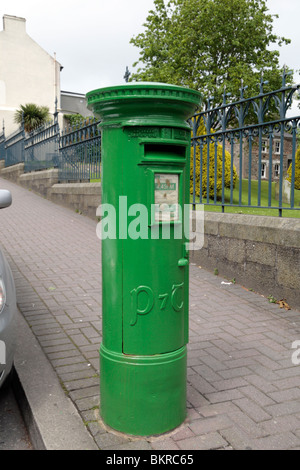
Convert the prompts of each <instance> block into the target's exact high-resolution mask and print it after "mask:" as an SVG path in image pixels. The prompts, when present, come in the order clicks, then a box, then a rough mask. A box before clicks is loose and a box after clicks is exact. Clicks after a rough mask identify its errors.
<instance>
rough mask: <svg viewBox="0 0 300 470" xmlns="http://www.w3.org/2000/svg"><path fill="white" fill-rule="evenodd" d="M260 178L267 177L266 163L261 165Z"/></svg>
mask: <svg viewBox="0 0 300 470" xmlns="http://www.w3.org/2000/svg"><path fill="white" fill-rule="evenodd" d="M261 177H262V178H266V177H267V164H266V163H262V164H261Z"/></svg>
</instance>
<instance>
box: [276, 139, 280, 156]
mask: <svg viewBox="0 0 300 470" xmlns="http://www.w3.org/2000/svg"><path fill="white" fill-rule="evenodd" d="M275 153H280V142H279V140H277V141H275Z"/></svg>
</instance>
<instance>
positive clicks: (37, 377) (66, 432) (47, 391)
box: [15, 312, 98, 450]
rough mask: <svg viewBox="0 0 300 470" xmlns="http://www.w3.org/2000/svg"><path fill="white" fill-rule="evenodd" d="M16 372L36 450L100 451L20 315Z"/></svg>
mask: <svg viewBox="0 0 300 470" xmlns="http://www.w3.org/2000/svg"><path fill="white" fill-rule="evenodd" d="M15 371H16V382H15V383H16V384H17V387H16V388H17V395H18V398H19V403H20V407H21V410H22V412H23V416H24V419H25V422H26V425H27V427H28V431H29V434H30V438H31V440H32V444H33V446H34V448H35V449H36V450H98V447H97V445H96V443H95V441H94V439H93V438H92V436H91V434H90V433H89V432H88V430H87V429H86V427H85V425H84V423H83V421H82V418H81V417H80V415H79V413H78V411H77V409H76V408H75V406H74V404H73V403H72V401H71V400H70V399H69V398H68V397H67V396H66V394H65V393H64V391H63V389H62V386H61V384H60V382H59V380H58V377H57V375H56V373H55V371H54V370H53V368H52V366H51V364H50V363H49V361H48V359H47V358H46V356H45V354H44V352H43V351H42V349H41V347H40V345H39V343H38V341H37V339H36V338H35V336H34V334H33V333H32V331H31V329H30V327H29V326H28V324H27V322H26V320H25V319H24V317H23V316H22V314H21V313H20V312H18V315H17V345H16V354H15ZM18 383H19V386H18ZM20 386H21V388H20Z"/></svg>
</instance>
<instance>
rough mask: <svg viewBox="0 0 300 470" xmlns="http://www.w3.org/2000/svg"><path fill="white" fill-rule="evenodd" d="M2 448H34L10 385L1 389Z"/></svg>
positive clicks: (0, 442)
mask: <svg viewBox="0 0 300 470" xmlns="http://www.w3.org/2000/svg"><path fill="white" fill-rule="evenodd" d="M1 450H34V449H33V446H32V444H31V442H30V438H29V436H28V432H27V430H26V427H25V424H24V421H23V419H22V416H21V413H20V410H19V407H18V404H17V401H16V399H15V396H14V393H13V391H12V388H11V387H10V386H7V387H3V388H2V389H1V390H0V451H1Z"/></svg>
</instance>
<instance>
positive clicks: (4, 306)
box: [0, 189, 17, 387]
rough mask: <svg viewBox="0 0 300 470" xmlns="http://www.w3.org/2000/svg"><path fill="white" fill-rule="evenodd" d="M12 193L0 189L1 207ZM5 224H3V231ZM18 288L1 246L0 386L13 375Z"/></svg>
mask: <svg viewBox="0 0 300 470" xmlns="http://www.w3.org/2000/svg"><path fill="white" fill-rule="evenodd" d="M11 202H12V197H11V193H10V192H9V191H7V190H4V189H0V209H4V208H5V207H8V206H10V205H11ZM2 230H5V226H3V225H2V224H1V214H0V242H1V232H2ZM16 313H17V302H16V289H15V283H14V279H13V276H12V272H11V269H10V267H9V264H8V262H7V260H6V258H5V256H4V253H3V251H2V250H1V247H0V387H1V386H2V385H3V384H4V382H5V381H6V379H7V378H8V377H9V376H10V375H11V373H12V370H13V362H14V351H15V322H16Z"/></svg>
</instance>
